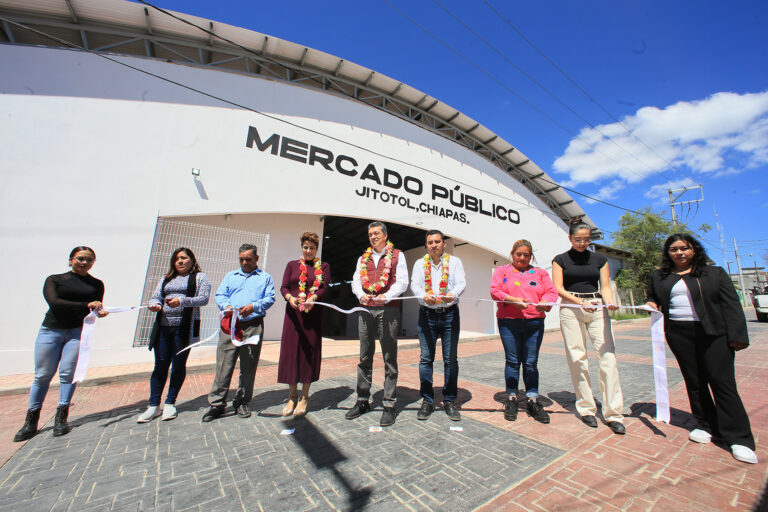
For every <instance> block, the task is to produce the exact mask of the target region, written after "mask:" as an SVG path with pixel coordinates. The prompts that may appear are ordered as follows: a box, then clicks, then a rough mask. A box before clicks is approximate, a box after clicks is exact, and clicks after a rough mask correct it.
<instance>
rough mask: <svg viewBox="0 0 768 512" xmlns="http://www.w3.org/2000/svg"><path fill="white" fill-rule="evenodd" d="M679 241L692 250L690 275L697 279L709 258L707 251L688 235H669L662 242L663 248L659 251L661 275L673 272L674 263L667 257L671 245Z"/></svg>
mask: <svg viewBox="0 0 768 512" xmlns="http://www.w3.org/2000/svg"><path fill="white" fill-rule="evenodd" d="M681 241H682V242H685V243H687V244H688V245H690V246H691V247H692V248H693V258H692V259H691V275H693V276H697V277H698V276H700V275H701V270H702V269H703V268H704V267H706V266H707V264H708V262H709V256H707V251H706V250H705V249H704V246H702V245H701V243H699V241H698V240H696V239H695V238H693V237H692V236H691V235H689V234H688V233H675V234H674V235H670V236H669V238H667V240H666V241H665V242H664V248H663V249H662V251H661V273H662V274H663V275H665V276H668V275H669V274H671V273H672V272H674V271H675V263H674V262H673V261H672V258H670V257H669V248H670V247H671V246H672V244H673V243H675V242H681Z"/></svg>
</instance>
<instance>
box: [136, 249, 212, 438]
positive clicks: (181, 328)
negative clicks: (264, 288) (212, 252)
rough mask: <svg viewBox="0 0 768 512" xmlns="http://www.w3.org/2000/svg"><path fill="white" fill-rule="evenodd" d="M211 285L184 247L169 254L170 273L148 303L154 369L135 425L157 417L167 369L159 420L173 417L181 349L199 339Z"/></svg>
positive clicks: (183, 358)
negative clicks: (152, 316) (146, 404)
mask: <svg viewBox="0 0 768 512" xmlns="http://www.w3.org/2000/svg"><path fill="white" fill-rule="evenodd" d="M210 293H211V283H210V281H209V280H208V276H207V275H206V274H204V273H203V272H201V271H200V265H198V263H197V260H196V259H195V254H194V253H193V252H192V251H191V250H190V249H187V248H186V247H180V248H178V249H176V250H175V251H173V255H172V256H171V263H170V270H169V271H168V273H167V274H166V275H165V277H164V279H163V280H162V281H161V282H160V283H158V285H157V288H156V289H155V293H154V294H152V298H151V299H150V300H149V309H150V311H155V312H157V318H156V319H155V325H154V326H153V327H152V335H151V336H150V342H149V350H154V353H155V369H154V370H153V371H152V376H151V377H150V379H149V389H150V391H149V407H147V410H146V411H144V412H143V413H142V414H141V415H140V416H139V417H138V418H137V419H136V421H137V422H138V423H147V422H150V421H152V420H153V419H154V418H155V416H156V415H157V412H158V411H157V409H158V407H159V406H160V398H161V396H162V394H163V388H164V387H165V381H166V380H167V379H168V369H169V368H170V370H171V379H170V383H169V384H168V395H166V398H165V407H163V420H172V419H174V418H175V417H176V405H175V404H176V397H177V396H178V395H179V391H180V390H181V386H182V384H183V383H184V378H185V377H186V376H187V357H188V356H189V351H188V350H186V351H184V352H182V353H180V354H179V353H178V352H179V351H180V350H181V349H183V348H185V347H186V346H187V345H189V343H190V342H194V341H196V340H197V339H198V338H199V337H200V308H201V307H202V306H205V305H206V304H208V298H209V297H210Z"/></svg>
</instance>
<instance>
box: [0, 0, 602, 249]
mask: <svg viewBox="0 0 768 512" xmlns="http://www.w3.org/2000/svg"><path fill="white" fill-rule="evenodd" d="M0 14H1V15H2V17H4V18H7V19H9V20H12V21H15V22H18V23H22V24H24V25H28V26H30V27H33V28H35V29H38V30H40V31H41V32H45V33H47V34H51V35H53V36H56V37H58V38H60V39H62V40H65V41H67V42H69V43H71V44H73V45H76V46H79V47H83V48H87V49H89V50H91V51H98V52H108V53H113V54H114V53H116V54H124V55H139V56H142V57H149V58H155V59H161V60H166V61H172V62H175V63H179V64H186V65H195V66H208V67H213V68H218V69H221V70H226V71H230V72H240V73H246V74H250V75H258V76H260V77H262V78H269V79H272V80H283V81H287V82H291V83H294V84H299V85H304V86H307V87H312V88H320V89H323V90H325V91H328V92H333V93H336V94H340V95H343V96H345V97H347V98H350V99H353V100H355V101H360V102H362V103H365V104H367V105H369V106H371V107H374V108H377V109H379V110H383V111H386V112H388V113H390V114H392V115H394V116H397V117H400V118H402V119H404V120H407V121H409V122H411V123H414V124H416V125H418V126H421V127H422V128H424V129H427V130H430V131H432V132H434V133H436V134H438V135H441V136H443V137H446V138H449V139H451V140H453V141H455V142H456V143H458V144H461V145H462V146H465V147H467V148H469V149H470V150H472V151H474V152H475V153H477V154H479V155H481V156H482V157H483V158H485V159H486V160H489V161H490V162H492V163H493V164H494V165H496V166H497V167H498V168H500V169H501V170H502V171H504V172H506V173H507V174H509V175H510V176H512V177H514V178H515V179H516V180H518V181H519V182H521V183H522V184H523V185H525V187H527V188H528V189H529V190H531V191H532V192H533V193H534V194H535V195H536V196H538V197H539V198H540V199H541V200H542V201H543V202H544V203H545V204H546V205H547V206H548V207H549V208H551V209H552V211H553V212H554V213H555V214H556V215H557V216H558V217H560V218H561V219H562V220H563V221H564V222H566V224H567V223H568V221H569V219H570V218H571V217H576V216H583V219H584V221H585V222H587V223H589V224H590V225H593V226H594V222H592V221H591V219H589V217H587V216H586V214H585V212H584V210H583V209H582V208H581V207H580V206H579V205H578V204H577V203H576V201H575V200H574V199H573V198H572V197H571V195H570V194H569V193H568V192H567V191H566V190H564V189H563V188H561V187H560V186H559V185H557V184H556V182H555V180H554V179H552V178H551V177H550V176H549V175H547V173H545V172H544V171H542V170H541V168H539V166H538V165H536V164H535V163H534V162H532V161H531V160H530V159H528V158H527V157H526V156H525V155H524V154H523V153H522V152H521V151H519V150H518V149H517V148H515V147H514V146H512V144H510V143H509V142H507V141H506V140H504V139H503V138H501V137H499V136H498V135H497V134H496V133H494V132H493V131H492V130H490V129H489V128H487V127H485V126H483V125H481V124H480V123H478V122H477V121H475V120H474V119H472V118H471V117H469V116H467V115H465V114H463V113H461V112H459V111H458V110H456V109H455V108H453V107H451V106H450V105H446V104H445V103H443V102H441V101H440V100H438V99H437V98H433V97H432V96H430V95H428V94H426V93H423V92H421V91H419V90H417V89H414V88H413V87H410V86H409V85H407V84H405V83H403V82H400V81H398V80H395V79H393V78H390V77H388V76H385V75H382V74H380V73H377V72H376V71H373V70H371V69H368V68H365V67H363V66H360V65H358V64H355V63H353V62H349V61H347V60H344V59H341V58H339V57H335V56H333V55H329V54H327V53H324V52H321V51H319V50H315V49H312V48H308V47H306V46H302V45H299V44H295V43H291V42H289V41H284V40H282V39H278V38H275V37H272V36H268V35H266V34H261V33H259V32H254V31H251V30H247V29H244V28H239V27H235V26H232V25H227V24H223V23H218V22H214V21H211V20H207V19H204V18H199V17H196V16H191V15H188V14H182V13H177V12H172V14H173V15H174V16H177V17H179V18H181V19H183V20H187V21H189V22H191V23H193V24H194V25H197V26H199V27H204V28H205V29H207V30H209V31H210V32H212V33H213V34H215V35H216V36H220V37H221V38H224V39H227V40H229V41H231V43H229V42H225V41H224V40H222V39H220V38H219V37H215V36H214V35H211V34H206V33H205V32H203V31H201V30H200V29H199V28H197V27H194V26H191V25H188V24H186V23H183V22H182V21H180V20H177V19H174V18H173V17H171V16H168V15H166V14H164V13H161V12H159V11H156V10H154V9H153V8H151V7H145V6H144V5H142V4H138V3H133V2H127V1H123V0H0ZM0 43H6V44H8V43H10V44H33V45H41V46H55V47H61V46H63V45H62V44H61V43H58V42H56V41H53V40H51V39H50V38H48V37H45V36H43V35H39V34H35V33H33V32H30V31H28V30H24V29H22V28H19V27H16V26H14V25H12V24H10V23H8V22H0ZM595 234H596V233H595Z"/></svg>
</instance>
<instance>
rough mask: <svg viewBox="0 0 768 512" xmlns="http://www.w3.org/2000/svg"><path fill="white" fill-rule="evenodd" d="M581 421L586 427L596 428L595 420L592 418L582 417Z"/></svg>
mask: <svg viewBox="0 0 768 512" xmlns="http://www.w3.org/2000/svg"><path fill="white" fill-rule="evenodd" d="M581 421H583V422H584V424H585V425H586V426H588V427H592V428H597V418H595V417H594V416H582V417H581Z"/></svg>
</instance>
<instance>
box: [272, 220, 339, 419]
mask: <svg viewBox="0 0 768 512" xmlns="http://www.w3.org/2000/svg"><path fill="white" fill-rule="evenodd" d="M319 244H320V237H318V236H317V234H316V233H312V232H306V233H304V234H303V235H301V252H302V255H303V257H302V258H301V259H300V260H295V261H289V262H288V265H286V267H285V273H284V274H283V284H282V286H280V293H282V295H283V297H284V298H285V300H286V301H288V304H286V306H285V321H284V322H283V337H282V342H281V344H280V363H279V365H278V368H277V381H278V382H280V383H283V384H288V388H289V390H290V394H289V397H288V403H287V404H286V406H285V408H284V409H283V416H291V415H293V417H294V418H300V417H302V416H304V415H305V414H306V413H307V406H308V405H309V386H310V385H311V383H312V382H315V381H316V380H317V379H319V378H320V361H321V357H322V352H321V348H322V339H323V338H322V333H323V311H322V310H321V309H320V308H314V307H312V306H313V303H314V302H316V301H319V300H320V299H321V298H322V296H323V295H324V294H325V290H326V288H327V286H328V281H329V280H330V278H331V267H330V266H328V264H327V263H322V262H321V261H320V259H319V258H316V256H317V248H318V245H319ZM299 382H301V399H300V400H299V395H298V389H297V387H298V384H299Z"/></svg>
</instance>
